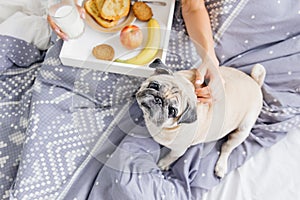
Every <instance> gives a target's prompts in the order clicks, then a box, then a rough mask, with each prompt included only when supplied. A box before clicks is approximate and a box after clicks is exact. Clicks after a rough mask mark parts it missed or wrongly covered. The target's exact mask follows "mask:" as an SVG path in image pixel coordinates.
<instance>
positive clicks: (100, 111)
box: [0, 0, 300, 199]
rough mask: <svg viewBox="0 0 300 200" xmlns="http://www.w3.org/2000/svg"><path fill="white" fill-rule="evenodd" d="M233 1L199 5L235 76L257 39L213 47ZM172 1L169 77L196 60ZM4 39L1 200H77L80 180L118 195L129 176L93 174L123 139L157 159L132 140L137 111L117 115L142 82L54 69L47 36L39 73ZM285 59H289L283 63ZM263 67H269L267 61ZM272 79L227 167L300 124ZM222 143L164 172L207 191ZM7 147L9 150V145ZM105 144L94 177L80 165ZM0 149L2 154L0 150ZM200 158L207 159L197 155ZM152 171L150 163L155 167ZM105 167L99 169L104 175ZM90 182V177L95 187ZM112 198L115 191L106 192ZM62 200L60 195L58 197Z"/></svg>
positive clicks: (167, 184) (165, 192) (268, 52)
mask: <svg viewBox="0 0 300 200" xmlns="http://www.w3.org/2000/svg"><path fill="white" fill-rule="evenodd" d="M240 2H245V1H243V0H242V1H236V0H221V1H217V0H206V5H207V7H208V11H209V15H210V18H211V23H212V28H213V31H214V33H215V34H218V36H219V39H220V40H218V41H219V42H221V43H217V46H216V48H217V49H218V51H217V54H218V57H219V58H220V60H221V62H222V63H223V62H224V63H226V62H227V63H229V64H230V62H229V61H231V63H232V64H233V66H237V65H239V66H245V68H243V67H242V68H241V69H242V70H244V71H247V70H249V69H250V68H249V67H248V64H249V63H253V57H249V54H250V53H249V52H248V50H249V49H252V47H254V46H255V45H256V44H254V42H255V41H256V40H254V39H253V38H252V37H249V36H248V35H247V37H246V36H245V37H241V38H240V40H239V41H238V44H240V45H241V48H242V49H243V50H241V49H239V51H238V52H237V53H236V54H230V53H229V52H228V51H225V50H224V51H221V49H222V48H221V47H224V43H223V37H227V34H228V33H230V31H231V30H232V29H231V27H230V28H229V29H226V31H225V32H223V31H221V32H220V31H219V30H221V29H222V28H224V26H223V24H225V23H227V25H228V26H229V25H234V22H236V21H233V22H232V24H231V22H228V21H227V19H228V18H230V17H228V16H233V15H232V14H231V13H235V15H234V17H233V19H235V17H236V15H238V14H239V13H237V12H235V11H237V10H236V8H237V7H238V5H241V4H240ZM274 2H275V3H274V4H276V5H277V6H279V5H278V4H280V5H282V4H283V2H282V1H274ZM176 3H177V8H176V12H175V18H174V21H173V26H172V34H171V40H170V45H169V49H168V50H167V51H168V52H167V57H166V64H167V65H168V67H170V68H172V69H174V70H180V69H188V68H191V67H195V66H197V64H198V63H199V57H198V55H197V53H196V50H195V48H194V45H193V44H192V43H191V42H190V40H189V38H188V37H187V32H186V30H185V27H184V23H183V20H182V17H181V14H180V9H179V7H178V1H176ZM249 5H250V4H249ZM298 10H299V9H298ZM240 11H241V10H240ZM250 11H251V12H250ZM250 11H249V10H247V12H245V13H244V12H240V14H241V15H242V16H244V17H246V18H247V20H250V21H251V22H253V23H258V20H260V19H261V17H260V16H259V14H258V13H256V12H254V11H253V10H250ZM297 16H298V13H297ZM222 30H223V29H222ZM224 30H225V29H224ZM266 30H267V31H271V32H272V31H274V33H275V31H278V30H283V29H282V28H281V27H280V24H278V23H271V24H270V25H269V26H266ZM227 31H228V32H227ZM219 33H222V34H219ZM223 34H224V35H223ZM281 36H282V37H284V38H285V39H286V38H289V40H290V41H294V42H297V41H298V35H296V33H295V32H294V31H293V30H284V31H283V35H281ZM3 39H5V40H6V39H7V38H6V37H1V40H2V42H3V41H4V40H3ZM8 39H9V41H5V42H4V43H1V44H3V45H2V47H3V50H2V49H1V51H2V52H0V53H1V54H0V55H1V58H0V59H1V62H2V61H3V65H1V68H0V70H1V78H2V77H5V79H1V82H0V84H2V85H1V86H2V87H0V95H1V96H0V97H1V99H0V103H1V104H0V105H1V106H0V108H1V114H0V123H1V124H0V125H1V126H0V127H5V128H4V129H5V131H6V132H5V133H6V135H7V136H6V138H4V139H2V138H1V140H0V149H1V152H5V153H2V155H5V156H2V155H1V157H0V168H6V167H8V166H9V167H10V168H7V169H10V170H13V171H11V172H14V173H11V174H9V173H8V174H6V175H5V176H4V177H3V178H2V180H4V179H5V181H6V182H5V184H2V181H0V184H2V185H0V189H1V191H3V192H2V193H1V195H2V196H1V197H2V198H3V199H8V198H9V195H11V197H10V198H12V199H13V198H16V199H57V198H61V199H83V197H82V195H83V194H81V193H82V191H80V192H79V190H78V188H80V189H81V188H83V187H82V185H80V187H78V183H79V182H80V181H82V180H84V181H83V183H84V184H88V185H89V186H91V185H92V187H93V188H92V191H91V193H89V195H91V196H92V195H97V192H99V191H101V189H103V188H104V187H105V184H107V183H109V184H110V187H115V188H122V186H124V183H128V180H129V179H128V180H127V179H126V176H127V175H128V174H122V176H119V174H114V173H116V171H117V170H115V169H114V168H113V170H112V171H108V172H110V173H105V171H104V172H103V171H102V173H99V174H97V173H98V171H97V170H98V169H99V168H100V167H102V164H103V163H107V162H106V161H108V160H110V159H113V158H115V154H114V153H115V151H114V148H115V147H116V145H118V144H119V143H120V141H124V140H122V139H123V138H124V137H125V136H126V138H128V137H132V138H133V139H135V140H134V141H136V142H134V143H125V145H124V148H125V147H127V148H129V149H134V147H138V148H139V150H141V149H142V148H144V149H143V151H142V152H143V153H145V154H143V155H144V156H143V159H145V158H150V159H152V158H153V160H155V159H154V158H156V157H155V155H153V154H154V153H153V149H152V148H151V147H153V146H147V145H141V144H139V143H138V139H139V138H138V137H137V135H138V133H139V132H146V131H145V129H142V128H144V123H143V122H144V121H143V118H142V116H141V115H140V113H139V112H138V111H137V110H132V113H130V114H131V115H128V113H125V114H127V115H125V114H124V112H126V111H127V110H129V109H128V108H129V106H130V105H131V103H132V102H133V101H134V96H133V95H134V93H135V91H136V90H137V89H138V87H139V85H140V83H141V82H142V81H143V79H142V78H137V77H130V76H124V75H119V74H113V73H106V72H98V71H93V70H87V69H78V68H73V67H70V66H63V65H62V64H61V62H60V60H59V57H58V56H59V52H60V49H61V45H62V41H61V40H58V39H57V38H55V37H54V38H52V40H53V42H54V45H53V46H52V47H51V48H50V49H49V50H48V52H47V54H46V57H45V58H44V61H43V64H42V66H41V65H40V64H38V63H39V61H40V60H42V59H43V52H39V51H38V50H37V49H36V48H34V47H32V46H30V45H28V44H25V43H21V41H18V40H15V41H14V39H13V38H8ZM11 39H12V40H11ZM11 43H13V44H14V45H13V48H12V46H10V47H9V45H10V44H11ZM253 45H254V46H253ZM225 46H226V45H225ZM23 47H25V49H24V48H23ZM275 47H276V46H275V45H270V46H268V48H266V49H264V51H263V55H264V56H266V57H263V58H267V59H265V60H275V59H276V58H278V57H280V56H282V54H280V51H278V48H275ZM231 50H232V49H231ZM244 50H245V51H244ZM19 51H20V52H19ZM26 54H28V55H26ZM284 56H285V55H284ZM289 58H290V57H289ZM293 59H295V58H294V57H292V60H293ZM241 60H242V61H241ZM262 60H263V59H262ZM284 61H286V60H284ZM243 62H244V63H243ZM266 66H268V65H267V64H266ZM270 66H271V65H270ZM272 70H273V71H272ZM277 70H278V69H274V68H271V67H269V68H268V73H269V77H270V76H271V75H275V74H276V72H278V71H277ZM283 72H284V73H283V74H284V75H285V76H280V77H279V78H286V76H288V77H290V78H292V79H293V80H294V77H296V76H297V75H298V74H299V72H298V71H297V70H295V69H294V68H293V67H288V70H287V68H285V69H284V70H283ZM280 73H281V71H280ZM277 78H278V77H277ZM271 80H274V81H275V80H276V81H278V79H276V78H274V76H273V77H272V78H269V79H268V82H267V83H266V84H265V85H264V90H265V92H266V94H265V97H266V98H265V102H264V107H263V110H262V112H261V115H260V117H259V119H258V121H257V124H256V125H255V127H254V129H253V131H252V133H251V134H250V136H249V138H248V139H247V141H245V143H244V144H243V145H241V146H239V147H238V148H237V150H236V151H234V152H233V155H232V158H233V159H231V160H232V161H231V162H232V163H231V165H230V166H231V169H230V170H232V169H234V168H236V167H237V166H240V165H241V164H243V163H244V162H245V160H247V159H249V158H250V157H251V156H252V155H253V154H254V153H255V152H257V151H258V150H259V149H261V148H262V147H267V146H270V145H272V144H274V143H275V142H277V141H278V140H279V139H280V138H282V137H284V135H285V134H286V132H287V131H288V130H290V129H292V128H294V127H296V126H299V124H300V123H299V113H300V111H299V109H298V108H295V106H293V105H292V104H287V103H286V102H285V101H284V99H282V98H281V96H282V93H280V92H278V91H284V94H285V93H287V91H286V90H279V89H278V88H276V87H275V85H276V82H272V81H271ZM33 82H34V85H33ZM274 88H275V91H274V90H273V89H274ZM282 88H283V89H287V88H288V89H289V90H288V91H293V92H292V93H293V94H299V91H300V89H299V85H297V84H295V85H292V89H291V85H290V84H288V85H282ZM282 88H280V89H282ZM294 96H296V95H294ZM2 102H3V103H2ZM17 102H18V103H20V104H18V103H17ZM289 105H290V106H289ZM28 108H30V110H29V109H28ZM2 111H3V112H2ZM29 111H30V113H29ZM123 115H125V116H126V118H125V119H123V118H121V116H123ZM122 120H123V121H122ZM128 124H134V125H137V124H138V125H140V126H138V128H141V127H142V128H141V129H137V130H136V129H133V128H131V127H130V128H128V127H126V126H125V125H128ZM3 125H4V126H3ZM135 128H136V127H135ZM141 130H144V131H141ZM113 131H116V132H113ZM113 133H114V134H113ZM120 133H126V134H120ZM112 135H113V136H114V137H112ZM102 136H103V137H102ZM104 138H105V139H107V138H108V139H109V142H108V143H104V141H107V140H105V139H104ZM132 138H131V139H132ZM129 141H132V140H129ZM152 142H153V141H152ZM222 142H223V141H222V140H221V141H219V142H218V143H217V144H213V145H212V146H206V145H204V144H201V145H197V146H195V147H193V148H190V149H189V151H188V152H187V154H185V155H184V156H183V157H182V158H181V159H180V160H178V165H175V166H174V168H173V169H172V170H174V171H173V172H176V173H178V174H179V173H180V172H182V170H183V169H184V170H186V171H185V172H186V174H188V177H185V178H186V180H185V181H183V182H186V183H190V182H192V184H191V185H197V186H200V185H204V186H207V185H209V186H211V185H215V184H217V183H218V182H219V180H218V179H216V178H215V177H214V175H213V174H214V172H213V167H209V166H208V165H211V164H213V162H212V161H213V160H216V159H217V158H218V156H219V153H220V146H221V144H222ZM149 143H151V142H149ZM108 144H109V145H111V146H109V145H108ZM128 144H129V145H128ZM153 144H154V143H153ZM12 145H14V148H11V146H12ZM106 145H108V146H109V147H114V148H107V149H105V151H104V152H101V155H100V156H99V157H97V159H100V161H101V162H97V166H96V167H95V165H93V166H92V167H95V168H94V169H97V170H96V171H97V172H92V171H84V170H85V169H87V167H90V166H88V165H86V164H87V163H90V161H91V159H92V158H95V155H96V154H97V153H99V152H96V151H95V147H102V146H106ZM135 145H136V146H135ZM139 145H140V146H139ZM156 145H157V144H156ZM154 146H155V145H154ZM21 147H22V148H21ZM155 148H157V146H155ZM155 148H154V149H155ZM2 149H6V150H3V151H2ZM11 149H14V150H16V153H15V154H14V153H7V152H11V151H12V150H11ZM21 149H22V150H23V153H22V155H21V154H20V150H21ZM94 151H95V152H94ZM203 152H207V153H206V154H205V155H204V154H203ZM95 153H96V154H95ZM6 155H8V157H7V156H6ZM199 155H200V156H199ZM156 156H157V155H156ZM199 157H200V158H201V159H199ZM137 159H138V158H137V157H135V155H134V154H131V155H129V156H128V159H126V161H128V162H133V161H136V160H137ZM98 161H99V160H98ZM147 161H149V160H147ZM151 162H152V160H151ZM152 164H153V165H154V166H155V164H154V163H152ZM99 165H100V166H99ZM11 166H13V167H14V168H11ZM17 168H18V172H17V176H16V177H15V176H14V175H13V174H15V173H16V169H17ZM108 168H109V167H108ZM190 169H193V170H194V171H193V173H192V174H190V173H189V172H190V171H188V170H190ZM80 170H83V171H80ZM106 170H108V169H107V168H106ZM151 172H152V173H153V174H150V175H151V178H152V179H155V180H158V182H159V183H163V186H164V187H161V188H159V189H161V190H160V191H159V192H157V195H158V198H160V199H168V198H170V197H173V196H175V195H176V192H177V191H176V186H175V185H174V184H173V182H172V181H170V179H173V178H174V176H175V175H174V174H176V173H174V174H172V172H166V173H163V174H162V173H159V172H158V170H157V169H155V170H153V169H152V171H151ZM90 173H94V174H90ZM79 174H80V176H79ZM106 175H107V176H108V177H107V179H103V178H105V176H106ZM95 176H99V177H97V179H96V180H95ZM127 178H128V176H127ZM135 178H136V179H135ZM147 178H149V174H145V173H136V174H130V180H134V181H135V182H134V183H135V185H136V184H141V185H142V184H145V181H147V184H149V182H148V180H149V179H147ZM175 178H176V177H175ZM0 180H1V179H0ZM104 180H106V181H104ZM126 181H127V182H126ZM3 182H4V181H3ZM12 182H14V187H13V189H12V190H11V191H10V192H11V194H9V188H10V185H11V183H12ZM183 187H184V188H183V190H184V191H185V192H186V193H187V195H189V196H192V195H195V194H193V193H194V192H195V191H196V190H194V188H191V187H190V186H189V185H186V186H183ZM122 189H123V188H122ZM126 189H127V187H124V190H126ZM150 189H151V188H150ZM116 191H117V190H114V192H116ZM131 191H135V190H131ZM89 192H90V191H89ZM196 192H197V194H198V195H199V194H201V193H202V192H203V191H202V190H201V191H200V192H199V193H198V190H197V191H196ZM83 193H84V192H83ZM64 194H66V196H61V195H64ZM83 196H84V195H83ZM195 199H199V198H195Z"/></svg>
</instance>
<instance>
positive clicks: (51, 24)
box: [47, 15, 68, 40]
mask: <svg viewBox="0 0 300 200" xmlns="http://www.w3.org/2000/svg"><path fill="white" fill-rule="evenodd" d="M47 20H48V23H49V24H50V27H51V28H52V30H53V31H54V32H55V33H56V34H57V35H58V37H60V38H62V39H63V40H68V36H67V35H66V34H65V33H64V32H62V31H61V29H60V28H59V26H57V24H56V23H55V22H54V21H53V19H52V18H51V17H50V15H48V16H47Z"/></svg>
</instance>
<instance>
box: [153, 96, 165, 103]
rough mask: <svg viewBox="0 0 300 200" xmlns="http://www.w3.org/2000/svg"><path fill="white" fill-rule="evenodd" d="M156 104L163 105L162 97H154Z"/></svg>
mask: <svg viewBox="0 0 300 200" xmlns="http://www.w3.org/2000/svg"><path fill="white" fill-rule="evenodd" d="M154 102H155V104H159V105H162V103H163V100H162V98H160V97H158V96H155V97H154Z"/></svg>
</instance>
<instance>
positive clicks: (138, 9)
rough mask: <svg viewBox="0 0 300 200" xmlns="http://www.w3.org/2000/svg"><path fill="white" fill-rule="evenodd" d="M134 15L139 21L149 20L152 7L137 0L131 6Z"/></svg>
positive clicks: (151, 14)
mask: <svg viewBox="0 0 300 200" xmlns="http://www.w3.org/2000/svg"><path fill="white" fill-rule="evenodd" d="M132 10H133V14H134V16H135V17H136V18H137V19H138V20H141V21H144V22H145V21H149V20H150V19H151V18H152V16H153V13H152V9H151V7H150V6H148V5H147V4H146V3H144V2H141V1H138V2H135V3H134V4H133V6H132Z"/></svg>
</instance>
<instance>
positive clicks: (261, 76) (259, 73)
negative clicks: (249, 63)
mask: <svg viewBox="0 0 300 200" xmlns="http://www.w3.org/2000/svg"><path fill="white" fill-rule="evenodd" d="M251 77H252V78H253V79H254V80H255V81H256V82H257V84H258V85H259V86H262V85H263V83H264V80H265V77H266V69H265V68H264V66H262V65H261V64H256V65H254V66H253V68H252V71H251Z"/></svg>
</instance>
